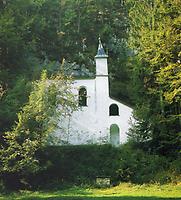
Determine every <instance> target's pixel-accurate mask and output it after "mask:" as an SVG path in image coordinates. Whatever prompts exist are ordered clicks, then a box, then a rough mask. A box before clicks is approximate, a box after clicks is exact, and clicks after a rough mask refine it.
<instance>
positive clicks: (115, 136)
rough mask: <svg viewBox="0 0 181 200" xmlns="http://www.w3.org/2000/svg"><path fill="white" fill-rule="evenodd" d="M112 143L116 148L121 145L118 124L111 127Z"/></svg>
mask: <svg viewBox="0 0 181 200" xmlns="http://www.w3.org/2000/svg"><path fill="white" fill-rule="evenodd" d="M110 143H111V144H112V145H114V146H118V145H119V144H120V136H119V127H118V125H117V124H112V125H111V126H110Z"/></svg>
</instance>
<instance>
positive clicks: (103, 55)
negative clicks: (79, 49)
mask: <svg viewBox="0 0 181 200" xmlns="http://www.w3.org/2000/svg"><path fill="white" fill-rule="evenodd" d="M95 57H96V58H98V57H100V58H107V57H108V56H107V55H106V53H105V51H104V48H103V46H102V42H101V38H100V37H99V45H98V49H97V55H96V56H95Z"/></svg>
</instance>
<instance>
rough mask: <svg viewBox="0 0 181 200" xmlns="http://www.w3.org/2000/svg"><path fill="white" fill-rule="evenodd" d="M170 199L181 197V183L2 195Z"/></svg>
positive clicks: (22, 199)
mask: <svg viewBox="0 0 181 200" xmlns="http://www.w3.org/2000/svg"><path fill="white" fill-rule="evenodd" d="M2 199H3V200H11V199H16V200H42V199H44V200H47V199H51V200H58V199H61V200H93V199H94V200H168V199H175V200H179V199H181V184H177V185H173V184H168V185H157V184H152V185H133V184H129V183H122V184H120V185H119V186H116V187H111V188H107V189H95V188H83V187H71V188H68V189H64V190H59V191H47V192H45V191H44V192H43V191H37V192H32V191H20V192H19V193H12V194H9V195H4V196H2V195H1V196H0V200H2Z"/></svg>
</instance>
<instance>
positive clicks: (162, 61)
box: [128, 0, 181, 154]
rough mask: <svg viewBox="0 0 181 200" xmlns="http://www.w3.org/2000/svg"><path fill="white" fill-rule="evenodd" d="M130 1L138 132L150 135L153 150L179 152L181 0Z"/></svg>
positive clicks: (131, 44)
mask: <svg viewBox="0 0 181 200" xmlns="http://www.w3.org/2000/svg"><path fill="white" fill-rule="evenodd" d="M128 2H129V3H130V5H129V6H130V10H129V17H130V24H131V30H130V39H129V42H130V46H131V47H132V48H133V49H134V54H135V56H134V58H133V60H136V62H135V61H133V64H134V66H133V67H132V68H133V69H132V73H133V78H132V80H134V81H135V82H134V85H135V84H137V86H136V87H135V86H133V88H135V90H134V93H135V101H136V104H137V111H136V117H137V119H138V123H137V127H136V130H137V131H136V132H137V134H138V135H144V138H147V139H148V138H149V140H150V141H151V142H150V144H151V146H150V147H151V148H152V150H154V151H158V152H159V153H162V154H169V153H172V152H178V146H179V131H180V126H181V123H180V121H179V117H180V107H181V99H180V95H179V93H180V88H181V82H180V73H181V66H180V58H179V57H180V47H179V43H180V42H179V41H180V34H179V29H180V6H179V2H180V1H178V0H172V1H171V0H166V1H162V0H151V1H141V0H140V1H137V2H135V1H132V0H130V1H128ZM135 58H136V59H135ZM138 89H139V90H138ZM143 108H146V109H143ZM141 132H142V133H141ZM142 138H143V137H142Z"/></svg>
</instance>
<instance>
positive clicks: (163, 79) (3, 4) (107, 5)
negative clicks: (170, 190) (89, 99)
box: [0, 0, 181, 190]
mask: <svg viewBox="0 0 181 200" xmlns="http://www.w3.org/2000/svg"><path fill="white" fill-rule="evenodd" d="M180 5H181V1H180V0H138V1H134V0H53V1H52V0H1V1H0V174H1V175H0V187H1V189H0V190H4V189H2V188H10V189H12V188H13V189H14V188H16V189H17V188H29V187H35V188H36V187H37V185H43V184H44V182H49V181H50V179H51V181H52V180H55V179H56V177H59V178H60V179H61V180H63V179H64V180H65V182H71V183H72V182H73V183H77V184H81V183H85V182H86V183H91V181H92V180H93V177H96V176H98V175H101V176H111V177H112V179H113V182H115V183H117V182H119V181H124V182H133V183H145V182H150V181H153V182H154V181H156V182H169V181H178V180H180V169H181V161H180V157H179V156H180V147H181V139H180V135H181V45H180V41H181V34H180V29H181V15H180V13H181V6H180ZM99 37H101V40H102V42H103V46H104V49H105V50H106V52H107V53H108V55H109V60H108V62H109V78H110V92H111V94H110V95H111V96H112V97H114V98H117V99H120V100H121V101H122V102H124V103H125V104H127V105H130V106H131V107H132V108H133V109H134V117H135V119H136V123H135V124H133V125H132V128H131V130H130V131H129V133H128V135H129V141H128V143H127V144H125V145H122V146H121V147H119V148H115V147H111V146H109V145H105V146H102V147H100V146H95V145H93V146H91V145H90V146H89V145H88V146H87V147H86V146H82V147H72V146H70V147H52V148H50V146H48V145H47V138H49V139H50V138H51V132H52V130H54V128H55V127H56V123H57V120H58V116H59V115H61V116H62V117H63V116H64V115H66V114H67V113H68V112H70V110H71V111H73V110H75V109H76V103H75V97H74V96H73V95H72V94H71V92H70V84H71V81H72V77H70V74H72V73H73V72H75V71H76V76H78V77H92V76H94V75H95V69H94V67H93V66H94V65H95V61H94V56H95V55H96V51H97V49H96V48H97V45H98V38H99ZM50 79H51V80H61V82H63V83H64V84H55V82H51V83H50V84H49V86H48V88H47V86H46V82H47V81H49V80H50ZM58 88H61V90H59V89H58ZM60 96H61V98H60ZM58 97H59V98H58ZM65 97H66V98H68V99H69V101H68V102H65ZM59 104H61V105H63V107H62V108H61V109H57V105H59ZM52 117H54V118H55V120H51V118H52ZM45 152H46V153H45ZM95 152H97V153H95ZM71 155H73V157H71ZM88 155H89V156H90V157H89V159H88V158H87V156H88ZM101 155H110V157H106V159H105V160H101V159H102V156H101ZM112 155H114V156H112ZM76 157H79V160H78V161H77V160H76V159H75V158H76ZM91 159H92V160H91ZM92 162H97V163H99V162H100V163H99V164H98V165H95V164H94V165H93V166H91V163H92ZM101 162H102V163H101ZM65 165H66V166H68V167H67V168H66V167H65ZM73 166H74V167H73ZM110 166H111V167H110ZM158 166H159V167H160V169H159V170H158V169H157V167H158ZM102 169H103V170H102ZM53 171H54V172H56V173H55V174H54V175H52V174H53V173H52V172H53ZM50 174H51V176H49V175H50ZM70 174H71V175H70ZM148 175H149V176H148ZM40 177H42V178H40ZM12 180H13V182H14V183H13V184H12ZM57 181H58V179H56V181H54V182H56V183H57Z"/></svg>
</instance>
